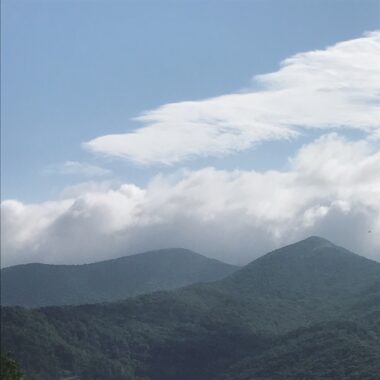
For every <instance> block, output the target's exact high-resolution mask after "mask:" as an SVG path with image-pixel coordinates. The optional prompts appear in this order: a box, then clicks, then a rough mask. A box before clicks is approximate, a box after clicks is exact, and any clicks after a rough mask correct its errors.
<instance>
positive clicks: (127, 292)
mask: <svg viewBox="0 0 380 380" xmlns="http://www.w3.org/2000/svg"><path fill="white" fill-rule="evenodd" d="M237 269H238V267H236V266H234V265H229V264H225V263H222V262H220V261H217V260H212V259H209V258H206V257H204V256H201V255H199V254H197V253H194V252H191V251H188V250H185V249H166V250H160V251H151V252H146V253H141V254H138V255H132V256H127V257H122V258H119V259H115V260H107V261H103V262H98V263H94V264H86V265H46V264H26V265H16V266H13V267H9V268H4V269H2V270H1V280H2V287H1V296H2V304H3V305H19V306H26V307H38V306H47V305H69V304H74V305H75V304H85V303H95V302H105V301H116V300H120V299H125V298H127V297H130V296H135V295H138V294H143V293H149V292H153V291H157V290H167V289H174V288H179V287H181V286H185V285H190V284H193V283H198V282H208V281H216V280H219V279H221V278H224V277H226V276H227V275H229V274H231V273H233V272H234V271H235V270H237Z"/></svg>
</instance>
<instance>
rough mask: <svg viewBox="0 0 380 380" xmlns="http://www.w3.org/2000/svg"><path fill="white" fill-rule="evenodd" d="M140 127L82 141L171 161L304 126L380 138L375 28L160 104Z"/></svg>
mask: <svg viewBox="0 0 380 380" xmlns="http://www.w3.org/2000/svg"><path fill="white" fill-rule="evenodd" d="M137 120H138V121H140V122H141V123H142V124H143V127H141V128H139V129H137V130H135V131H133V132H130V133H122V134H114V135H106V136H100V137H98V138H95V139H93V140H91V141H89V142H87V143H85V144H84V147H85V148H86V149H88V150H90V151H92V152H95V153H101V154H105V155H110V156H116V157H122V158H126V159H129V160H132V161H134V162H136V163H140V164H153V163H164V164H173V163H176V162H179V161H182V160H185V159H188V158H191V157H196V156H220V155H225V154H229V153H232V152H237V151H241V150H245V149H248V148H250V147H252V146H253V145H255V144H257V143H260V142H264V141H268V140H278V139H289V138H294V137H296V136H297V135H298V134H299V133H304V132H305V131H306V130H307V129H310V128H317V129H326V128H327V129H331V128H336V129H339V128H350V129H357V130H361V131H364V133H367V134H368V135H371V136H373V137H376V136H377V137H378V136H379V120H380V32H379V31H377V32H373V33H370V34H367V35H365V36H364V37H362V38H357V39H354V40H349V41H345V42H341V43H338V44H336V45H334V46H331V47H329V48H327V49H325V50H319V51H310V52H306V53H302V54H297V55H295V56H293V57H290V58H288V59H286V60H285V61H284V62H282V64H281V68H280V69H279V70H278V71H277V72H274V73H271V74H265V75H260V76H257V77H255V78H254V80H253V89H252V90H250V91H245V92H243V93H235V94H229V95H223V96H219V97H215V98H211V99H205V100H202V101H186V102H179V103H172V104H166V105H163V106H161V107H159V108H157V109H154V110H151V111H147V112H145V113H144V114H143V115H141V116H140V117H138V118H137Z"/></svg>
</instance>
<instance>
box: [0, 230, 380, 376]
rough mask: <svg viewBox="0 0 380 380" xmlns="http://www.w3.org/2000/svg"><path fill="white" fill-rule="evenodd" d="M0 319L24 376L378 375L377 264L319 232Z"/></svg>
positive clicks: (9, 312) (6, 311)
mask: <svg viewBox="0 0 380 380" xmlns="http://www.w3.org/2000/svg"><path fill="white" fill-rule="evenodd" d="M2 318H3V321H2V322H3V323H2V348H3V349H5V350H8V351H10V352H12V353H13V354H14V356H15V357H16V359H17V360H18V361H19V362H20V364H21V366H22V368H23V369H24V370H25V373H26V375H27V376H26V378H27V379H38V380H45V379H46V380H47V379H49V380H55V379H70V378H71V379H81V380H87V379H88V380H90V379H91V380H97V379H99V380H100V379H102V380H103V379H109V380H119V379H120V380H121V379H124V380H125V379H126V380H129V379H130V380H143V379H144V380H150V379H152V380H153V379H154V380H194V379H197V380H219V379H220V380H232V379H233V380H253V379H254V380H272V379H274V380H277V379H281V380H283V379H292V380H294V379H299V380H301V379H303V380H316V379H323V380H339V379H349V380H379V379H380V264H379V263H376V262H373V261H370V260H367V259H364V258H362V257H360V256H357V255H355V254H353V253H351V252H349V251H346V250H344V249H343V248H340V247H337V246H334V245H332V244H331V243H329V242H327V241H325V240H323V239H319V238H309V239H306V240H304V241H302V242H299V243H297V244H294V245H291V246H288V247H285V248H282V249H280V250H277V251H274V252H272V253H270V254H268V255H266V256H264V257H262V258H260V259H258V260H256V261H254V262H253V263H251V264H249V265H247V266H246V267H244V268H243V269H241V270H239V271H237V272H235V273H234V274H232V275H231V276H230V277H228V278H226V279H224V280H220V281H218V282H215V283H208V284H200V285H192V286H188V287H186V288H182V289H177V290H174V291H165V292H156V293H153V294H150V295H143V296H139V297H136V298H133V299H128V300H125V301H121V302H114V303H109V304H97V305H96V304H94V305H82V306H65V307H45V308H40V309H33V310H25V309H23V308H19V307H5V308H3V310H2Z"/></svg>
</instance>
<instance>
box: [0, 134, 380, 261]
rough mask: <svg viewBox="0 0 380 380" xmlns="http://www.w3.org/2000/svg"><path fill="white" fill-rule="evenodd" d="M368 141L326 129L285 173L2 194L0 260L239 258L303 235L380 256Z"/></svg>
mask: <svg viewBox="0 0 380 380" xmlns="http://www.w3.org/2000/svg"><path fill="white" fill-rule="evenodd" d="M374 144H375V143H373V142H371V141H370V140H368V141H367V140H361V141H350V140H347V139H346V138H343V137H342V136H340V135H338V134H336V133H333V134H327V135H324V136H322V137H321V138H319V139H318V140H316V141H314V142H312V143H310V144H308V145H305V146H303V147H302V148H300V149H299V151H298V152H297V153H296V154H295V155H294V156H293V157H292V159H291V160H290V162H289V169H288V170H287V171H276V170H271V171H261V172H260V171H240V170H236V171H226V170H217V169H215V168H212V167H209V168H204V169H201V170H196V171H189V170H182V171H178V172H176V173H174V174H172V175H157V176H156V177H154V178H153V179H152V180H151V182H150V183H149V184H148V185H147V186H146V187H145V188H140V187H137V186H135V185H133V184H124V185H122V186H120V187H118V188H116V189H111V188H102V187H99V188H96V187H87V188H83V192H82V193H81V192H79V193H75V194H73V195H72V197H71V198H67V199H61V200H57V201H53V202H44V203H39V204H24V203H21V202H18V201H15V200H6V201H4V202H2V204H1V211H2V236H3V239H2V255H3V257H2V259H3V265H11V264H16V263H23V262H31V261H40V262H48V263H83V262H92V261H96V260H100V259H106V258H112V257H116V256H121V255H126V254H131V253H136V252H141V251H144V250H149V249H157V248H165V247H186V248H190V249H193V250H196V251H198V252H200V253H203V254H206V255H208V256H211V257H215V258H218V259H222V260H225V261H229V262H235V263H246V262H248V261H250V260H253V259H254V258H256V257H258V256H259V255H261V254H263V253H265V252H267V251H269V250H272V249H274V248H277V247H280V246H282V245H285V244H287V243H290V242H293V241H296V240H299V239H302V238H305V237H307V236H309V235H322V236H324V237H326V238H328V239H331V240H332V241H333V242H335V243H337V244H341V245H344V246H346V247H347V248H349V249H351V250H354V251H356V252H358V253H361V254H363V255H366V256H368V257H371V258H374V259H377V260H379V261H380V239H379V236H380V177H379V173H380V152H379V151H378V150H377V149H376V148H375V145H374ZM369 230H371V231H372V232H371V233H369V232H368V231H369Z"/></svg>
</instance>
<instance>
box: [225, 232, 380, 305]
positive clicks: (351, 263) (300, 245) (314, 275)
mask: <svg viewBox="0 0 380 380" xmlns="http://www.w3.org/2000/svg"><path fill="white" fill-rule="evenodd" d="M379 275H380V264H379V263H377V262H375V261H372V260H369V259H366V258H364V257H362V256H359V255H357V254H355V253H353V252H350V251H348V250H347V249H345V248H342V247H339V246H337V245H334V244H333V243H331V242H329V241H328V240H326V239H323V238H320V237H317V236H311V237H309V238H307V239H305V240H302V241H300V242H297V243H294V244H291V245H288V246H286V247H283V248H280V249H277V250H275V251H273V252H270V253H268V254H266V255H264V256H262V257H260V258H258V259H257V260H255V261H253V262H251V263H250V264H248V265H247V266H245V267H244V268H242V269H241V270H239V271H237V272H236V273H234V274H233V275H232V276H230V277H229V278H228V279H226V280H225V281H224V283H225V284H226V286H227V287H230V288H233V289H235V291H239V292H241V293H243V294H251V295H252V296H254V295H255V296H257V295H259V296H263V295H265V296H273V297H279V298H285V299H300V298H308V299H311V298H313V299H315V298H319V297H338V296H339V297H349V296H350V295H352V294H357V293H359V292H360V291H361V290H364V289H366V288H367V287H368V286H370V285H371V284H372V283H373V282H374V281H375V280H376V279H378V278H379Z"/></svg>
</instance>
